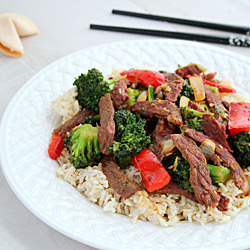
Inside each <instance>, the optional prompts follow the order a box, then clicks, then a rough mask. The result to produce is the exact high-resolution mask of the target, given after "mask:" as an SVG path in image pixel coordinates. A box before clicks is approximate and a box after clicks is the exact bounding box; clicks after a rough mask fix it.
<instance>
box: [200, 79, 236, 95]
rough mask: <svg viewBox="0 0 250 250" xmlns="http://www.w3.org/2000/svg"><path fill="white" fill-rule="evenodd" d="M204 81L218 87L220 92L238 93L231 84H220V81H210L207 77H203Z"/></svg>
mask: <svg viewBox="0 0 250 250" xmlns="http://www.w3.org/2000/svg"><path fill="white" fill-rule="evenodd" d="M202 81H203V82H204V83H205V84H207V85H209V86H212V87H216V88H218V90H219V92H226V93H236V90H235V89H234V88H232V87H229V86H226V85H223V84H219V83H215V82H211V81H208V80H205V79H203V80H202Z"/></svg>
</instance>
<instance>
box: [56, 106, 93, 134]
mask: <svg viewBox="0 0 250 250" xmlns="http://www.w3.org/2000/svg"><path fill="white" fill-rule="evenodd" d="M95 114H96V113H95V112H94V111H91V110H87V109H84V110H82V111H79V112H78V113H77V114H76V115H74V116H73V117H72V118H71V119H69V120H68V121H66V122H65V123H64V124H62V125H61V126H60V127H58V128H56V129H54V132H55V133H58V134H61V135H62V136H64V137H65V136H66V134H67V132H69V131H70V130H71V129H72V128H74V127H75V126H78V125H80V124H83V123H84V121H85V119H86V118H87V117H88V116H91V115H95Z"/></svg>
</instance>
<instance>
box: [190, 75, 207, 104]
mask: <svg viewBox="0 0 250 250" xmlns="http://www.w3.org/2000/svg"><path fill="white" fill-rule="evenodd" d="M189 82H190V85H191V87H192V89H193V91H194V99H195V101H197V102H198V101H203V100H204V99H205V90H204V86H203V82H202V79H201V77H190V78H189Z"/></svg>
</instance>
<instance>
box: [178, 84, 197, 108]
mask: <svg viewBox="0 0 250 250" xmlns="http://www.w3.org/2000/svg"><path fill="white" fill-rule="evenodd" d="M182 96H186V97H187V98H189V99H190V100H191V101H193V100H194V91H193V89H192V87H191V86H190V85H189V84H188V81H186V80H184V81H183V84H182V89H181V92H180V94H179V96H178V98H177V101H176V105H177V106H179V104H180V99H181V97H182Z"/></svg>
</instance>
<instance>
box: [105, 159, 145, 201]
mask: <svg viewBox="0 0 250 250" xmlns="http://www.w3.org/2000/svg"><path fill="white" fill-rule="evenodd" d="M102 171H103V173H104V174H105V176H106V178H107V180H108V183H109V185H110V186H111V188H113V189H114V191H115V192H116V193H118V194H119V195H120V196H121V197H123V198H124V199H127V198H129V197H130V196H131V195H133V194H134V193H136V192H137V191H140V190H143V189H144V188H143V185H141V184H138V183H136V182H134V181H130V180H128V178H127V177H126V175H125V174H124V172H123V171H122V170H121V169H120V168H119V166H118V164H117V162H116V161H115V160H114V159H113V158H111V157H107V156H104V158H103V159H102Z"/></svg>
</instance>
